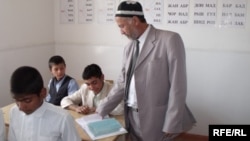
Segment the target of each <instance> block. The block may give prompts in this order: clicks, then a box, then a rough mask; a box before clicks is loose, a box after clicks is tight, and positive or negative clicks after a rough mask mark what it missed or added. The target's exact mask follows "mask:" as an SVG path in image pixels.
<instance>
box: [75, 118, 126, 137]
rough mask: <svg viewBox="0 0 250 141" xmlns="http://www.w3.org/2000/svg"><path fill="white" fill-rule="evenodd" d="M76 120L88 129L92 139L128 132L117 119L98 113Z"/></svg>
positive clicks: (87, 131)
mask: <svg viewBox="0 0 250 141" xmlns="http://www.w3.org/2000/svg"><path fill="white" fill-rule="evenodd" d="M76 122H77V123H78V124H79V125H80V126H81V127H82V128H83V129H84V130H85V131H86V133H87V134H88V135H89V137H90V138H91V139H92V140H96V139H101V138H106V137H110V136H115V135H120V134H125V133H127V131H126V129H125V128H123V127H122V125H121V124H120V123H119V122H118V121H117V120H116V119H115V118H109V117H105V118H104V119H102V118H101V117H100V116H99V115H98V114H90V115H87V116H83V117H81V118H78V119H76Z"/></svg>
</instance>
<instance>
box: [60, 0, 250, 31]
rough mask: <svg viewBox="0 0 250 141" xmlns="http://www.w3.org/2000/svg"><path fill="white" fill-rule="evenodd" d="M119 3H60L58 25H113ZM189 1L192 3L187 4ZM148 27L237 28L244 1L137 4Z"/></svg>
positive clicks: (87, 0)
mask: <svg viewBox="0 0 250 141" xmlns="http://www.w3.org/2000/svg"><path fill="white" fill-rule="evenodd" d="M121 1H122V0H119V1H118V0H101V1H100V0H60V23H61V24H91V23H99V24H113V23H114V22H115V20H114V16H115V11H116V8H117V5H118V4H119V3H120V2H121ZM191 1H192V2H191ZM138 2H140V3H141V4H142V6H143V11H144V14H145V18H146V20H147V22H148V23H150V24H161V25H181V26H187V25H191V26H211V27H240V28H244V27H245V25H246V15H247V0H138Z"/></svg>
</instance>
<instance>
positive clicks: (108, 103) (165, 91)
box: [97, 1, 196, 141]
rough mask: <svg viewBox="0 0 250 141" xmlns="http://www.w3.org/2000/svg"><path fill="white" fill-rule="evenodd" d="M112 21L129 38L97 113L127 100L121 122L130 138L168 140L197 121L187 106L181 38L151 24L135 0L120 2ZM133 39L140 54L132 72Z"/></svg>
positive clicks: (155, 140)
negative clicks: (120, 62)
mask: <svg viewBox="0 0 250 141" xmlns="http://www.w3.org/2000/svg"><path fill="white" fill-rule="evenodd" d="M115 20H116V23H117V24H118V26H119V28H120V31H121V33H122V34H124V35H126V36H127V37H128V38H129V39H130V40H131V41H130V42H129V43H128V44H127V45H126V46H125V49H124V56H123V62H122V71H121V73H120V76H119V78H118V80H117V83H116V84H115V86H114V87H113V89H112V90H111V91H110V94H109V96H108V97H107V98H106V99H104V101H105V102H104V103H103V104H102V105H100V106H99V108H98V109H97V112H98V113H99V114H100V115H101V116H105V115H106V114H108V113H109V112H110V111H111V110H113V109H114V108H115V107H116V106H117V105H118V104H119V103H120V102H121V100H125V103H126V104H125V108H124V112H125V113H124V116H125V125H126V129H127V130H128V132H129V138H130V140H132V141H172V140H173V139H174V138H175V137H176V136H177V135H179V134H180V133H183V132H186V131H188V130H189V129H191V128H192V127H193V125H194V124H195V122H196V121H195V118H194V116H193V115H192V113H191V112H190V111H189V109H188V107H187V105H186V95H187V80H186V63H185V49H184V45H183V41H182V39H181V37H180V35H179V34H178V33H175V32H172V31H163V30H159V29H156V28H154V27H153V26H152V25H149V24H148V23H147V22H146V20H145V18H144V13H143V10H142V6H141V4H140V3H138V2H134V1H123V2H121V3H120V5H119V6H118V10H117V12H116V15H115ZM137 41H139V56H138V58H137V61H136V63H135V67H134V71H133V70H131V69H130V62H132V61H130V60H131V58H132V56H134V55H133V53H134V50H135V48H136V45H135V44H137ZM130 72H133V75H132V78H131V80H130V78H129V75H130V74H129V73H130Z"/></svg>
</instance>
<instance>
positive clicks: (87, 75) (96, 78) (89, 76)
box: [82, 64, 104, 94]
mask: <svg viewBox="0 0 250 141" xmlns="http://www.w3.org/2000/svg"><path fill="white" fill-rule="evenodd" d="M82 78H83V80H84V82H85V84H86V85H87V86H88V88H89V89H90V90H92V91H93V92H94V93H95V94H98V93H99V92H100V91H101V90H102V87H103V84H104V75H103V73H102V70H101V68H100V67H99V66H98V65H96V64H90V65H88V66H87V67H85V69H84V71H83V73H82Z"/></svg>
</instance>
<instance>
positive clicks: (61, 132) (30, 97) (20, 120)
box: [8, 66, 81, 141]
mask: <svg viewBox="0 0 250 141" xmlns="http://www.w3.org/2000/svg"><path fill="white" fill-rule="evenodd" d="M10 88H11V94H12V97H13V98H14V100H15V101H16V106H14V107H13V108H12V109H11V111H10V125H9V133H8V140H9V141H80V140H81V139H80V137H79V135H78V133H77V131H76V128H75V123H74V119H73V118H72V116H71V115H70V114H69V113H68V112H67V111H65V110H63V109H62V108H60V107H57V106H54V105H52V104H50V103H47V102H44V98H45V97H46V88H44V85H43V79H42V76H41V74H40V73H39V72H38V70H36V69H35V68H33V67H29V66H23V67H20V68H18V69H16V70H15V71H14V72H13V74H12V76H11V80H10Z"/></svg>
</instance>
